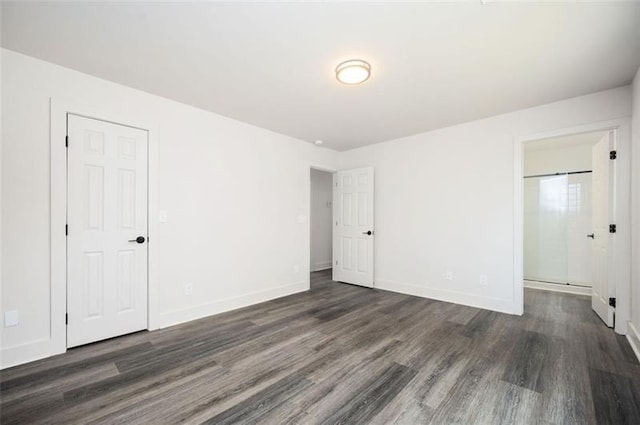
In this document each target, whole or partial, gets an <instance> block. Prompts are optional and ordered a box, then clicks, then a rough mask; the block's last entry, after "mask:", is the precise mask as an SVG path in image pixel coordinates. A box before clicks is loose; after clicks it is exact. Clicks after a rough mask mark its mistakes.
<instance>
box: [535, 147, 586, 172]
mask: <svg viewBox="0 0 640 425" xmlns="http://www.w3.org/2000/svg"><path fill="white" fill-rule="evenodd" d="M531 143H535V142H531ZM586 170H591V146H589V145H584V146H571V147H560V148H557V149H533V150H526V151H525V154H524V175H525V176H535V175H540V174H553V173H565V172H567V173H568V172H573V171H586Z"/></svg>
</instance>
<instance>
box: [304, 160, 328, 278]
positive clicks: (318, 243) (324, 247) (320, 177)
mask: <svg viewBox="0 0 640 425" xmlns="http://www.w3.org/2000/svg"><path fill="white" fill-rule="evenodd" d="M310 177H311V222H310V224H311V270H312V271H317V270H324V269H328V268H331V258H332V256H331V245H332V237H333V235H332V226H331V216H332V211H333V209H332V208H331V203H332V202H333V186H332V179H333V176H332V174H331V173H328V172H326V171H320V170H316V169H311V176H310Z"/></svg>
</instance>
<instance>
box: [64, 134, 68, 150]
mask: <svg viewBox="0 0 640 425" xmlns="http://www.w3.org/2000/svg"><path fill="white" fill-rule="evenodd" d="M64 147H65V148H68V147H69V136H64Z"/></svg>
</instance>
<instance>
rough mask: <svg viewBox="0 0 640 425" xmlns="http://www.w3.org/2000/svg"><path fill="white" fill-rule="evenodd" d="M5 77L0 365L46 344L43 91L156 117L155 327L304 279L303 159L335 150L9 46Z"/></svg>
mask: <svg viewBox="0 0 640 425" xmlns="http://www.w3.org/2000/svg"><path fill="white" fill-rule="evenodd" d="M2 86H3V89H4V91H3V93H2V121H3V126H2V138H3V141H4V142H3V146H2V148H3V156H2V208H3V210H2V228H3V230H4V231H3V233H2V246H3V256H2V300H1V305H0V306H1V309H2V311H3V312H4V311H6V310H13V309H17V310H19V311H20V325H19V326H16V327H10V328H2V330H1V332H2V334H1V342H2V357H3V359H2V364H3V365H4V366H7V365H10V364H16V363H20V362H25V361H29V360H32V359H34V358H37V357H43V356H46V355H49V354H51V353H50V347H49V342H50V341H49V338H50V326H51V323H50V317H49V311H50V305H49V297H50V276H49V273H50V247H49V243H50V241H49V231H50V229H49V227H50V226H49V214H50V204H49V203H50V189H49V184H50V167H49V152H50V146H49V143H50V142H49V131H50V129H49V126H50V122H49V98H50V97H53V98H54V99H58V100H63V101H67V102H73V103H76V104H77V103H79V104H82V105H87V106H90V107H92V108H95V109H99V110H104V111H117V113H118V115H119V116H131V117H136V119H142V120H144V121H146V122H152V123H157V128H158V144H159V164H158V173H159V175H158V181H157V182H155V183H156V184H157V187H158V191H159V207H160V209H162V210H167V211H168V215H169V221H168V222H167V223H161V224H159V230H158V232H159V233H158V235H157V236H156V239H157V240H156V241H152V242H153V243H155V244H156V246H158V248H157V249H158V257H159V258H158V264H159V267H158V273H157V274H158V276H159V282H158V285H159V293H160V297H159V300H158V302H159V309H160V317H159V318H158V323H159V324H160V325H161V326H167V325H170V324H173V323H178V322H181V321H185V320H191V319H194V318H197V317H201V316H204V315H208V314H213V313H217V312H220V311H224V310H227V309H229V308H233V307H238V306H241V305H246V304H250V303H253V302H257V301H260V300H265V299H269V298H273V297H277V296H282V295H286V294H290V293H294V292H297V291H302V290H305V289H307V288H308V285H309V223H308V220H307V217H308V214H309V187H308V182H309V167H310V164H311V163H316V164H327V165H328V166H335V164H336V162H337V153H336V152H334V151H331V150H328V149H322V148H317V147H315V146H313V145H311V144H309V143H306V142H302V141H299V140H296V139H293V138H290V137H286V136H283V135H279V134H276V133H273V132H270V131H267V130H263V129H260V128H257V127H254V126H251V125H248V124H244V123H241V122H238V121H234V120H231V119H228V118H225V117H222V116H219V115H215V114H212V113H209V112H206V111H203V110H199V109H197V108H193V107H190V106H187V105H183V104H180V103H177V102H173V101H170V100H167V99H164V98H160V97H157V96H153V95H150V94H147V93H144V92H141V91H137V90H134V89H131V88H127V87H124V86H120V85H117V84H114V83H111V82H108V81H104V80H101V79H98V78H95V77H91V76H88V75H85V74H81V73H79V72H75V71H72V70H69V69H66V68H63V67H60V66H57V65H54V64H50V63H47V62H44V61H40V60H37V59H33V58H30V57H27V56H24V55H21V54H18V53H15V52H11V51H8V50H2ZM258 212H259V213H258ZM301 215H302V216H304V222H303V223H299V222H298V218H299V216H301ZM151 219H152V220H155V219H157V217H151ZM296 265H297V266H298V267H299V271H298V272H294V266H296ZM186 282H192V283H193V295H192V296H185V295H184V284H185V283H186Z"/></svg>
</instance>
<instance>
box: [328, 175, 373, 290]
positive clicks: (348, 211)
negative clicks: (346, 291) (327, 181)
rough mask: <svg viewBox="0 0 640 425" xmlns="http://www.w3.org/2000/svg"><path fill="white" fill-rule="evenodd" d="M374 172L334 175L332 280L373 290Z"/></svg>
mask: <svg viewBox="0 0 640 425" xmlns="http://www.w3.org/2000/svg"><path fill="white" fill-rule="evenodd" d="M374 184H375V183H374V170H373V167H365V168H356V169H353V170H345V171H339V172H337V173H335V174H334V175H333V280H336V281H340V282H345V283H353V284H356V285H361V286H367V287H370V288H373V284H374V280H373V273H374V260H373V250H374V237H375V236H374V230H375V229H374V226H375V222H374V211H373V206H374V204H373V198H374V187H375V186H374Z"/></svg>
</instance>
